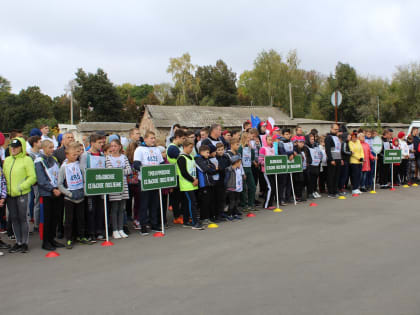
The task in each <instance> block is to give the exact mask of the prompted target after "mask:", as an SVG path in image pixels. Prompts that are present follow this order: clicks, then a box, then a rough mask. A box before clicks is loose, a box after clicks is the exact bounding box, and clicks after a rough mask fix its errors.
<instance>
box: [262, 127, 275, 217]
mask: <svg viewBox="0 0 420 315" xmlns="http://www.w3.org/2000/svg"><path fill="white" fill-rule="evenodd" d="M261 140H262V144H263V146H262V148H261V149H260V152H259V156H258V162H259V163H260V165H261V171H262V172H263V174H264V180H265V182H266V183H267V192H266V195H265V202H264V209H268V210H273V209H274V208H275V207H274V206H273V201H274V197H275V195H276V189H277V187H276V177H275V176H276V175H275V174H269V175H267V174H265V157H266V156H272V155H274V148H273V139H272V137H271V135H263V136H261Z"/></svg>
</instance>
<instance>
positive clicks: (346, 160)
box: [338, 132, 352, 195]
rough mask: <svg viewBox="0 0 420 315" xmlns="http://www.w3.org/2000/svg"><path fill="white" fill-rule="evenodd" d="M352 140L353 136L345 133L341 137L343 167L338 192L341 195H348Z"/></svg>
mask: <svg viewBox="0 0 420 315" xmlns="http://www.w3.org/2000/svg"><path fill="white" fill-rule="evenodd" d="M350 139H351V135H350V134H348V133H347V132H343V134H342V135H341V157H342V158H343V165H342V166H341V172H340V180H339V183H338V190H339V193H340V194H341V195H345V194H346V190H345V188H346V187H347V184H348V182H349V170H350V157H351V154H352V152H351V151H350V148H349V141H350Z"/></svg>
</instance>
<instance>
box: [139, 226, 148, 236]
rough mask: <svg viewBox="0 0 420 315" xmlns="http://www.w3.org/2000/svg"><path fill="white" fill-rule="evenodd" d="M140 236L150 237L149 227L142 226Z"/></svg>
mask: <svg viewBox="0 0 420 315" xmlns="http://www.w3.org/2000/svg"><path fill="white" fill-rule="evenodd" d="M140 235H143V236H146V235H149V232H148V231H147V227H146V226H145V225H142V226H141V228H140Z"/></svg>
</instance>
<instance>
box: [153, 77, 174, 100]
mask: <svg viewBox="0 0 420 315" xmlns="http://www.w3.org/2000/svg"><path fill="white" fill-rule="evenodd" d="M153 93H154V94H155V96H156V98H157V99H158V100H159V104H160V105H173V103H174V99H173V95H172V85H171V84H170V83H165V82H164V83H160V84H155V85H154V86H153Z"/></svg>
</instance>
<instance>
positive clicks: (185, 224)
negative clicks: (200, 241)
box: [182, 222, 192, 228]
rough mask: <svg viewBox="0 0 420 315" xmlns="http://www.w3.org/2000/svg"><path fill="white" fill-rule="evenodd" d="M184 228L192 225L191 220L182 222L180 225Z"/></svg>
mask: <svg viewBox="0 0 420 315" xmlns="http://www.w3.org/2000/svg"><path fill="white" fill-rule="evenodd" d="M182 226H183V227H185V228H190V227H192V223H191V222H184V224H183V225H182Z"/></svg>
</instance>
